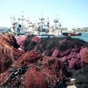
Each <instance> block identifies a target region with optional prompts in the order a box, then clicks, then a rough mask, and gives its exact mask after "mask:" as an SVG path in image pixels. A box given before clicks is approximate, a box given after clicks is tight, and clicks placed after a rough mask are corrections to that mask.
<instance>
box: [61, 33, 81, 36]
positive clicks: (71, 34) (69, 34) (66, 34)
mask: <svg viewBox="0 0 88 88" xmlns="http://www.w3.org/2000/svg"><path fill="white" fill-rule="evenodd" d="M62 35H64V36H81V33H79V32H75V33H68V32H63V33H62Z"/></svg>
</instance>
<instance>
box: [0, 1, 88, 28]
mask: <svg viewBox="0 0 88 88" xmlns="http://www.w3.org/2000/svg"><path fill="white" fill-rule="evenodd" d="M22 13H23V14H24V16H25V17H28V18H29V20H31V21H36V20H38V19H39V18H41V17H44V18H48V17H49V20H50V21H51V23H52V22H53V19H54V18H56V17H57V18H58V19H59V22H60V23H61V25H62V27H71V28H74V27H75V28H78V27H88V0H0V26H5V27H10V26H11V20H10V17H13V16H15V17H16V18H19V17H21V15H22Z"/></svg>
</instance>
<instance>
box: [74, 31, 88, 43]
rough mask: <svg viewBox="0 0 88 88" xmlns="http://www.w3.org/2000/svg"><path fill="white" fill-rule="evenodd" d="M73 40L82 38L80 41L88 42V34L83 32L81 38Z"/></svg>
mask: <svg viewBox="0 0 88 88" xmlns="http://www.w3.org/2000/svg"><path fill="white" fill-rule="evenodd" d="M73 38H80V39H82V40H84V41H86V42H88V32H86V33H84V32H83V33H82V35H81V36H73Z"/></svg>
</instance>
